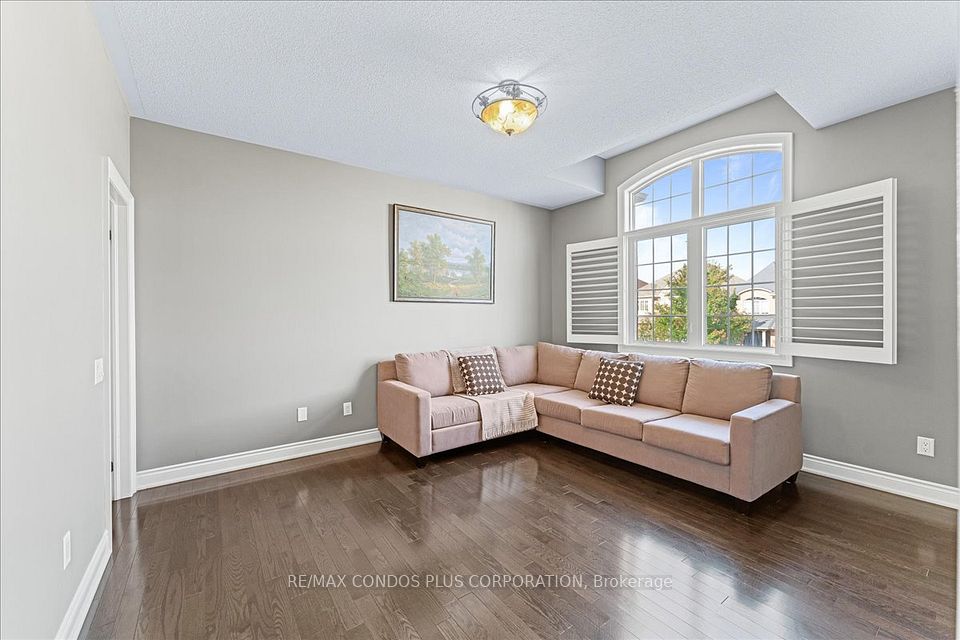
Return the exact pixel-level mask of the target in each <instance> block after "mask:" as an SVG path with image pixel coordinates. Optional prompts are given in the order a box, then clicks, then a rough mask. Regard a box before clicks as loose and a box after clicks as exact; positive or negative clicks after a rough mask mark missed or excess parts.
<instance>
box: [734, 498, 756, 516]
mask: <svg viewBox="0 0 960 640" xmlns="http://www.w3.org/2000/svg"><path fill="white" fill-rule="evenodd" d="M733 500H734V502H735V503H736V506H737V511H738V512H739V513H741V514H743V515H745V516H748V515H750V512H751V511H752V510H753V503H752V502H747V501H746V500H741V499H740V498H734V499H733Z"/></svg>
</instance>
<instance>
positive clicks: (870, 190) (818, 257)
mask: <svg viewBox="0 0 960 640" xmlns="http://www.w3.org/2000/svg"><path fill="white" fill-rule="evenodd" d="M896 199H897V182H896V180H895V179H893V178H889V179H887V180H881V181H879V182H873V183H870V184H865V185H861V186H859V187H853V188H851V189H844V190H842V191H835V192H833V193H828V194H825V195H822V196H816V197H814V198H808V199H806V200H800V201H797V202H791V203H786V204H784V205H783V206H782V208H781V209H780V215H779V221H780V229H781V238H782V260H781V283H780V286H781V307H780V308H781V315H782V318H781V323H780V326H781V327H782V330H781V335H780V336H779V338H778V340H779V345H778V348H779V351H780V352H781V353H784V354H790V355H794V356H808V357H814V358H831V359H835V360H853V361H859V362H875V363H883V364H896V361H897V273H896V270H897V250H896V235H897V203H896Z"/></svg>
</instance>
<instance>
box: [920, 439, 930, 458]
mask: <svg viewBox="0 0 960 640" xmlns="http://www.w3.org/2000/svg"><path fill="white" fill-rule="evenodd" d="M917 455H918V456H930V457H931V458H932V457H933V438H924V437H923V436H917Z"/></svg>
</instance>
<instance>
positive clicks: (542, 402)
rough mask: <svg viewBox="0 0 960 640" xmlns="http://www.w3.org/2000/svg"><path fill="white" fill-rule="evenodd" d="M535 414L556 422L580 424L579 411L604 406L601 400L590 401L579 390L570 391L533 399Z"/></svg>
mask: <svg viewBox="0 0 960 640" xmlns="http://www.w3.org/2000/svg"><path fill="white" fill-rule="evenodd" d="M534 404H535V405H536V407H537V413H541V414H543V415H545V416H550V417H551V418H557V419H558V420H566V421H567V422H575V423H576V424H580V410H581V409H586V408H587V407H599V406H601V405H603V404H605V403H604V402H603V401H601V400H592V399H590V398H588V397H587V394H586V393H585V392H583V391H580V390H579V389H570V390H569V391H561V392H559V393H548V394H547V395H544V396H537V397H536V398H534Z"/></svg>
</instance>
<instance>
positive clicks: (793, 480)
mask: <svg viewBox="0 0 960 640" xmlns="http://www.w3.org/2000/svg"><path fill="white" fill-rule="evenodd" d="M799 475H800V472H799V471H797V472H796V473H795V474H793V475H792V476H790V477H789V478H787V479H786V480H784V481H783V482H784V484H797V476H799Z"/></svg>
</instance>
